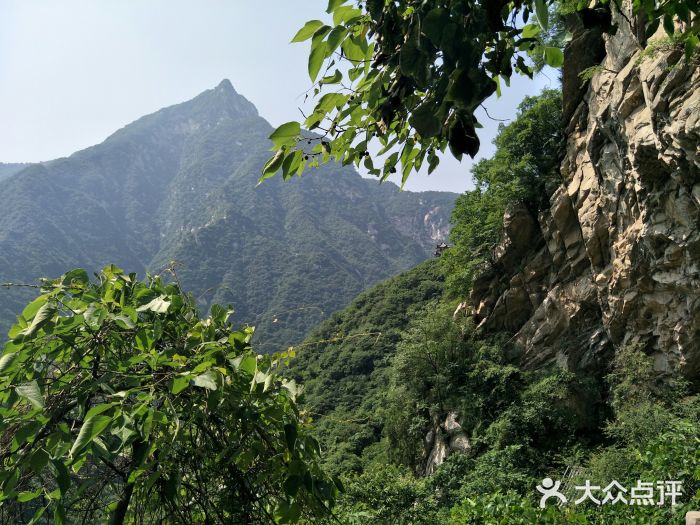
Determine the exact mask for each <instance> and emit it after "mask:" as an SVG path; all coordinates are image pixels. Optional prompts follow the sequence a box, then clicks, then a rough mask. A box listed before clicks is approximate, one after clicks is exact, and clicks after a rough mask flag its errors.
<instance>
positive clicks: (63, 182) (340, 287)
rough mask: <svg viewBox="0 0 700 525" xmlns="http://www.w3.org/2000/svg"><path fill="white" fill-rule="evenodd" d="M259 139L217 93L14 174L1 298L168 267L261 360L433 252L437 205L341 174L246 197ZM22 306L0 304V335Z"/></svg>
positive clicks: (265, 145) (7, 194)
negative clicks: (218, 306)
mask: <svg viewBox="0 0 700 525" xmlns="http://www.w3.org/2000/svg"><path fill="white" fill-rule="evenodd" d="M271 130H272V127H271V126H270V125H269V124H268V123H267V122H266V121H265V120H264V119H263V118H261V117H260V116H259V115H258V112H257V110H256V109H255V107H254V106H253V104H251V103H250V102H249V101H248V100H246V99H245V98H244V97H242V96H241V95H239V94H238V93H237V92H236V91H235V90H234V88H233V86H232V85H231V83H230V82H229V81H228V80H224V81H223V82H221V84H219V85H218V86H217V87H216V88H214V89H211V90H208V91H205V92H204V93H202V94H200V95H199V96H197V97H195V98H194V99H192V100H190V101H188V102H185V103H182V104H178V105H175V106H172V107H168V108H165V109H162V110H160V111H157V112H156V113H153V114H151V115H148V116H145V117H143V118H141V119H139V120H137V121H136V122H134V123H132V124H130V125H128V126H126V127H124V128H122V129H120V130H119V131H117V132H116V133H114V134H113V135H112V136H110V137H109V138H107V139H106V140H105V141H104V142H103V143H102V144H99V145H97V146H93V147H90V148H88V149H85V150H83V151H79V152H77V153H75V154H73V155H71V156H70V157H67V158H61V159H57V160H53V161H50V162H44V163H42V164H33V165H29V166H27V167H24V168H23V169H21V170H20V171H19V172H17V173H15V174H14V175H13V176H12V177H9V178H7V179H5V180H4V182H3V184H2V185H0V200H1V201H2V202H3V203H5V204H4V210H3V214H2V217H0V282H8V281H9V282H19V283H22V282H23V283H34V282H36V280H37V278H39V277H41V276H52V277H53V276H58V275H60V274H62V273H63V272H65V271H66V270H68V269H70V268H73V267H83V268H86V269H88V270H91V271H94V270H96V269H98V268H100V267H102V266H103V265H105V264H108V263H114V264H117V265H119V266H121V267H123V268H124V269H127V270H128V271H135V272H138V273H139V274H143V273H144V272H145V271H150V272H152V273H154V272H161V271H162V270H163V269H164V268H166V267H167V266H168V265H170V264H171V261H175V263H176V266H175V267H176V272H177V277H178V278H179V280H180V281H181V283H182V284H183V286H184V288H185V289H186V290H188V291H191V292H192V293H193V294H194V296H195V297H196V298H197V300H198V302H199V304H200V306H201V308H202V309H206V308H208V307H209V305H210V304H212V302H217V303H223V304H231V305H233V306H234V308H235V310H236V320H237V321H239V322H247V323H251V324H254V325H256V326H257V327H258V328H259V332H258V334H257V335H256V338H257V341H258V345H259V349H260V350H262V351H275V350H279V349H282V348H284V347H285V346H286V345H289V344H293V343H295V342H297V341H299V340H301V339H302V338H303V336H304V334H306V332H307V331H308V330H309V329H310V328H311V327H313V326H315V325H316V324H318V323H319V321H321V320H323V319H325V318H326V317H327V316H329V315H330V314H331V313H332V312H333V311H335V310H338V309H340V308H342V307H344V306H345V305H347V304H348V303H349V302H350V301H351V300H352V299H353V298H354V297H355V296H356V295H357V294H358V293H360V292H361V291H362V290H364V289H366V288H367V287H369V286H370V285H372V284H374V283H376V282H377V281H379V280H381V279H384V278H387V277H390V276H392V275H394V274H397V273H399V272H400V271H402V270H405V269H407V268H409V267H412V266H414V265H416V264H417V263H419V262H421V261H423V260H425V259H426V258H428V257H429V256H430V255H431V252H432V250H433V249H434V246H435V243H436V242H438V241H440V240H442V239H444V238H445V237H446V233H447V230H448V220H449V216H450V211H451V209H452V206H453V203H454V200H455V197H456V195H454V194H451V193H441V192H425V193H411V192H407V191H404V192H401V191H399V190H398V188H397V187H396V186H395V185H393V184H386V183H385V184H383V185H378V184H377V182H376V181H372V180H367V179H363V178H362V177H360V175H358V174H357V172H355V171H354V170H353V169H352V168H348V167H341V166H340V165H327V166H325V167H322V168H320V169H318V170H315V171H312V172H310V173H308V174H307V175H304V177H302V178H300V179H295V180H293V181H290V182H287V183H285V182H283V181H281V180H280V179H279V178H275V179H271V180H268V181H265V182H264V183H263V184H261V185H260V186H257V187H256V184H257V181H258V177H259V174H260V170H261V166H262V165H263V163H264V162H265V160H266V159H267V158H268V156H269V146H270V144H269V141H268V139H267V137H268V135H269V134H270V132H271ZM329 179H332V180H329ZM30 295H31V294H30V292H28V291H26V290H22V289H17V288H11V289H9V290H7V289H0V323H1V325H2V326H1V327H2V328H3V329H6V328H7V327H8V325H9V324H10V322H11V321H12V320H13V319H14V315H16V314H17V313H18V312H19V311H20V310H21V307H22V303H24V302H25V301H26V299H27V297H28V296H30Z"/></svg>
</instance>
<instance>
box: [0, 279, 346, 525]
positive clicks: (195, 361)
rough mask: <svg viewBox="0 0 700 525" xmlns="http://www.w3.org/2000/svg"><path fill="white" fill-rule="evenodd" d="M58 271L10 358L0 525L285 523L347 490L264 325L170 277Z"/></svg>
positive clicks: (3, 369) (0, 435)
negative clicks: (235, 322) (237, 320)
mask: <svg viewBox="0 0 700 525" xmlns="http://www.w3.org/2000/svg"><path fill="white" fill-rule="evenodd" d="M97 277H98V281H97V282H91V281H90V280H89V279H88V276H87V274H86V273H85V272H84V271H83V270H74V271H71V272H68V273H66V274H65V275H63V276H62V277H61V278H59V279H57V280H53V281H46V282H45V283H44V285H43V287H42V290H41V295H39V297H37V298H36V299H35V300H34V301H32V302H31V303H30V304H29V305H28V306H27V307H26V308H25V309H24V311H23V312H22V314H21V316H20V317H19V318H18V322H17V324H16V325H14V327H13V328H12V329H11V330H10V333H9V337H10V341H9V342H7V343H6V345H5V349H4V352H3V354H2V357H1V358H0V457H1V458H2V467H1V470H0V523H26V522H31V523H35V522H37V521H38V520H39V519H40V517H41V516H42V514H43V513H48V514H47V515H49V514H50V513H52V514H53V520H54V522H55V523H63V522H64V521H65V520H66V518H67V517H68V516H70V518H71V520H70V521H71V522H72V521H74V519H75V520H77V519H78V518H80V519H81V520H82V521H83V523H103V522H109V523H113V524H121V523H137V522H139V523H143V522H155V521H160V520H162V519H164V517H166V516H167V520H168V523H275V522H276V523H286V522H295V521H297V520H298V519H299V518H300V517H301V516H306V517H307V518H312V517H314V516H322V515H326V514H328V512H329V509H330V507H331V506H332V505H333V503H334V500H335V497H336V494H337V492H338V488H337V486H336V484H335V482H334V481H333V480H331V479H329V478H328V477H326V476H325V475H324V473H323V472H322V471H321V469H320V468H319V467H318V464H317V462H318V459H319V446H318V443H317V442H316V441H315V440H314V439H313V438H312V437H310V436H309V435H308V434H307V430H308V429H307V426H308V425H307V418H306V416H305V415H304V414H303V413H300V412H299V410H298V409H297V407H296V403H295V401H296V397H297V395H298V393H299V389H298V388H297V386H296V385H295V384H294V383H293V382H288V381H283V380H281V379H279V378H278V377H277V376H276V375H275V370H276V369H277V368H278V367H279V366H280V365H281V364H282V362H283V361H284V360H285V359H286V358H288V357H289V356H288V355H276V356H258V355H256V354H254V353H253V351H252V349H251V346H250V339H251V337H252V335H253V329H252V328H244V329H243V330H239V331H232V329H231V326H230V324H229V323H228V321H227V318H228V316H229V315H230V314H231V311H230V310H226V309H224V308H221V307H219V306H214V307H212V310H211V315H210V316H209V317H207V318H205V319H200V318H199V316H198V314H197V311H196V309H195V307H194V301H192V300H191V299H190V298H189V297H188V296H186V295H184V294H183V293H182V292H181V291H180V289H179V287H178V286H177V285H176V284H172V283H171V284H167V283H165V282H164V281H163V280H162V279H161V278H159V277H151V278H149V279H148V281H147V282H141V281H138V280H137V279H136V276H135V275H134V274H129V275H127V274H125V273H124V272H123V271H122V270H120V269H119V268H116V267H114V266H109V267H107V268H105V269H104V270H103V271H102V272H101V273H100V274H99V275H98V276H97Z"/></svg>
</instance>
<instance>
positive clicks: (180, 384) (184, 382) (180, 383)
mask: <svg viewBox="0 0 700 525" xmlns="http://www.w3.org/2000/svg"><path fill="white" fill-rule="evenodd" d="M188 386H190V376H188V375H186V376H176V377H173V382H172V384H171V385H170V391H171V392H172V393H173V394H179V393H180V392H182V391H183V390H184V389H185V388H187V387H188Z"/></svg>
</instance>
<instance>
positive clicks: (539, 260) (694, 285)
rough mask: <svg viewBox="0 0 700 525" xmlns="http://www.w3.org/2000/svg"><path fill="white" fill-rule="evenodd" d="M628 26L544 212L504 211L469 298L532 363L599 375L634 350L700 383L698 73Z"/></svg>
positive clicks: (594, 83) (577, 120) (608, 46)
mask: <svg viewBox="0 0 700 525" xmlns="http://www.w3.org/2000/svg"><path fill="white" fill-rule="evenodd" d="M628 20H633V19H632V17H631V16H629V15H627V16H626V17H622V16H619V15H618V16H615V22H616V23H617V26H618V30H617V33H616V34H615V35H613V36H605V37H604V38H605V50H606V56H605V58H604V60H603V62H602V68H601V69H600V71H598V73H597V74H596V75H595V76H594V77H593V78H592V80H591V81H590V84H589V86H588V89H587V90H586V91H585V93H584V95H583V99H582V101H581V102H580V103H579V104H578V106H577V107H576V108H575V109H574V110H573V113H572V116H571V118H570V121H569V123H568V128H567V148H566V155H565V158H564V160H563V162H562V167H561V175H562V184H561V185H560V187H559V188H558V189H557V190H556V191H555V192H554V194H553V195H552V196H551V199H550V204H551V205H550V208H549V209H548V210H546V211H544V212H541V213H540V215H539V216H538V217H532V216H531V215H530V214H529V213H528V211H527V210H525V209H512V210H509V212H508V213H507V214H506V217H505V234H504V238H503V241H502V242H501V244H500V245H499V247H498V249H497V251H496V257H495V259H496V267H495V268H494V269H493V270H490V271H487V272H486V273H484V274H483V275H481V277H480V278H479V279H477V281H476V283H475V286H474V289H473V292H472V297H471V300H470V302H471V304H472V305H473V306H474V309H475V316H476V318H477V319H478V320H479V321H480V322H481V324H482V326H484V327H486V328H487V329H489V330H508V331H511V332H512V333H515V336H514V340H515V341H516V343H517V345H516V346H517V347H518V348H519V355H518V356H513V357H515V358H519V359H520V360H521V362H522V363H523V364H524V365H525V366H527V367H539V366H542V365H546V364H551V363H555V362H556V363H557V364H558V365H560V366H562V367H565V368H568V369H573V370H589V369H596V370H601V369H604V367H605V364H606V363H608V362H609V359H610V356H611V352H614V350H615V348H619V347H620V346H623V345H626V344H637V345H639V347H640V348H642V349H643V350H644V351H646V352H647V353H648V354H651V355H654V358H655V367H656V369H657V370H658V371H660V372H671V371H676V370H680V371H681V372H682V373H683V374H684V375H686V376H687V377H689V378H691V379H698V378H699V377H700V233H699V231H698V226H699V224H700V155H699V153H700V151H699V147H700V68H699V67H698V62H697V60H696V61H695V62H692V61H691V62H687V61H686V60H685V59H684V57H683V52H682V50H679V49H675V48H672V47H671V46H659V47H657V49H656V50H654V51H653V52H649V51H647V52H643V45H642V43H640V42H639V40H638V39H637V38H636V36H635V34H636V30H635V28H632V27H630V23H629V22H628ZM656 36H657V37H659V38H660V37H662V36H663V35H662V34H661V33H659V34H657V35H656ZM566 81H567V77H566V75H565V83H566ZM569 81H571V80H569ZM564 92H565V93H566V92H567V89H566V86H564Z"/></svg>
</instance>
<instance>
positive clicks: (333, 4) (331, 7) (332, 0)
mask: <svg viewBox="0 0 700 525" xmlns="http://www.w3.org/2000/svg"><path fill="white" fill-rule="evenodd" d="M347 1H348V0H328V8H327V9H326V13H329V14H330V13H332V12H333V11H335V10H336V9H337V8H338V7H340V6H341V5H343V4H344V3H345V2H347Z"/></svg>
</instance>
